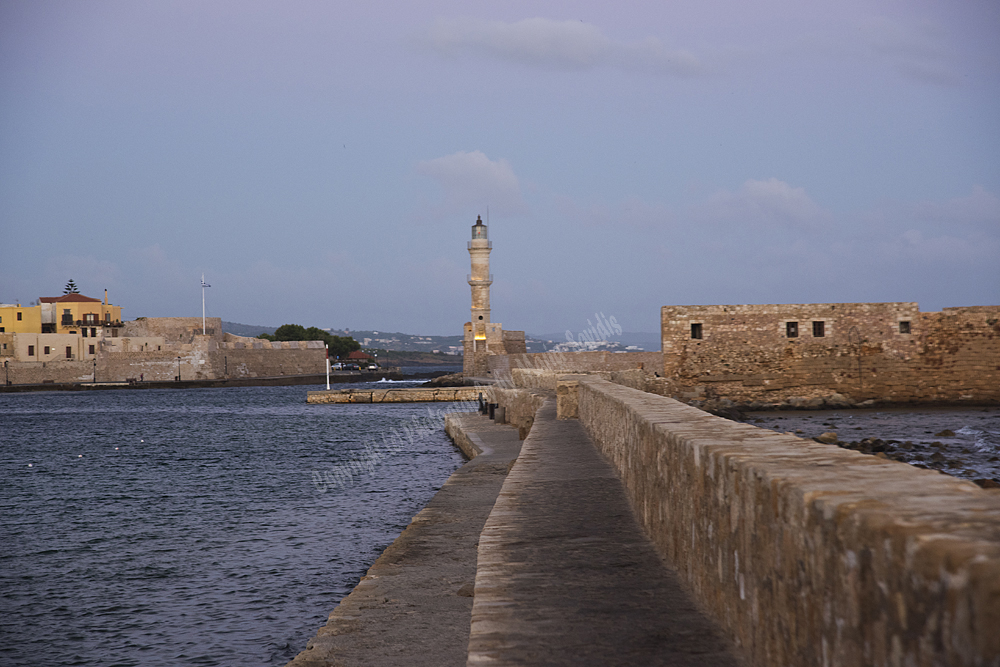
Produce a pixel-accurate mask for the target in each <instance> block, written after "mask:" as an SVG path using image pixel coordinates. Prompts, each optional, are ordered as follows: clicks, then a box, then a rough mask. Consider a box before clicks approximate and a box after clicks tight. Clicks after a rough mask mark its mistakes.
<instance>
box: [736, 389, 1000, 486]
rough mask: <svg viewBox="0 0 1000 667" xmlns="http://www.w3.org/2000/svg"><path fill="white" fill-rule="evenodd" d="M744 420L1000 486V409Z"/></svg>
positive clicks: (759, 415) (760, 415)
mask: <svg viewBox="0 0 1000 667" xmlns="http://www.w3.org/2000/svg"><path fill="white" fill-rule="evenodd" d="M743 421H746V422H749V423H753V424H756V425H760V426H762V427H763V428H767V429H770V430H773V431H775V432H777V433H787V434H790V435H796V436H799V437H801V438H809V439H812V440H813V441H815V442H818V443H823V444H827V445H837V446H839V447H841V448H843V449H850V450H852V451H856V452H861V453H862V454H869V455H872V456H876V457H878V458H880V459H888V460H892V461H899V462H901V463H907V464H910V465H912V466H914V467H917V468H925V469H929V470H936V471H938V472H942V473H945V474H948V475H951V476H953V477H958V478H961V479H967V480H969V481H973V482H976V483H977V484H978V485H979V486H981V487H983V488H995V487H994V484H1000V410H998V409H997V408H923V409H921V408H913V409H910V408H894V409H867V410H857V409H852V410H832V411H831V410H823V411H819V410H817V411H798V410H797V411H786V412H756V413H750V414H747V415H745V416H744V419H743Z"/></svg>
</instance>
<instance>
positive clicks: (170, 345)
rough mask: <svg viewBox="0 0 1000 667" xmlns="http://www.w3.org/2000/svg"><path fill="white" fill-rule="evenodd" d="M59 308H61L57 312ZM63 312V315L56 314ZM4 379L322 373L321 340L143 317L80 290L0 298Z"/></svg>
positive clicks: (214, 320)
mask: <svg viewBox="0 0 1000 667" xmlns="http://www.w3.org/2000/svg"><path fill="white" fill-rule="evenodd" d="M57 311H61V312H57ZM56 316H58V321H57V320H56V319H55V318H56ZM0 326H2V327H3V328H2V329H0V361H2V362H3V373H4V375H3V379H2V380H0V381H3V382H5V383H6V384H9V385H11V384H39V383H67V384H79V383H92V384H97V383H113V382H126V381H130V380H139V379H140V378H141V379H142V380H144V381H146V382H169V381H176V380H183V381H200V380H224V379H245V378H265V377H281V376H293V375H320V374H322V373H324V372H325V371H326V350H325V349H324V347H323V342H322V341H293V342H287V341H286V342H278V341H274V342H272V341H267V340H261V339H258V338H247V337H243V336H236V335H233V334H229V333H223V331H222V320H221V318H218V317H210V318H206V319H204V320H203V319H202V318H200V317H150V318H145V317H140V318H138V319H135V320H132V321H127V322H122V321H121V308H120V307H119V306H114V305H111V304H109V303H108V300H107V293H106V292H105V298H104V301H103V303H102V302H101V301H100V300H99V299H94V298H91V297H87V296H83V295H81V294H67V295H63V296H62V297H42V298H40V299H39V304H38V305H36V306H21V305H20V304H5V305H0Z"/></svg>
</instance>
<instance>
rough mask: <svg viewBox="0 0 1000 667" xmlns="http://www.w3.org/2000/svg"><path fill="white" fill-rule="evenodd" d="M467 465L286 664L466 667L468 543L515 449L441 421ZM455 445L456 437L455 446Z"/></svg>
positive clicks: (471, 553) (464, 419) (492, 427)
mask: <svg viewBox="0 0 1000 667" xmlns="http://www.w3.org/2000/svg"><path fill="white" fill-rule="evenodd" d="M449 420H450V421H452V422H453V426H457V428H458V429H459V430H460V431H461V432H462V433H464V436H463V437H464V439H463V441H462V442H458V443H457V444H459V446H460V447H462V448H463V449H469V450H471V451H467V454H469V455H473V454H474V455H475V458H473V459H472V460H471V461H469V462H468V463H466V464H465V465H464V466H462V467H461V468H459V469H458V471H456V472H455V473H454V474H453V475H452V476H451V477H449V478H448V481H447V482H445V484H444V486H443V487H441V490H440V491H438V493H437V494H436V495H435V496H434V498H432V499H431V501H430V502H429V503H428V504H427V506H426V507H424V509H423V510H421V511H420V513H419V514H417V515H416V516H415V517H414V518H413V521H412V522H411V523H410V525H409V526H408V527H407V528H406V530H404V531H403V533H402V534H401V535H400V536H399V538H397V539H396V541H395V542H393V543H392V545H391V546H390V547H389V548H388V549H386V550H385V552H383V554H382V555H381V556H380V557H379V559H378V560H377V561H375V564H374V565H372V567H371V568H370V569H369V570H368V574H367V575H366V576H365V577H363V578H362V580H361V583H359V584H358V585H357V587H356V588H355V589H354V590H353V591H352V592H351V594H350V595H348V596H347V597H346V598H344V599H343V600H342V601H341V603H340V605H338V606H337V608H336V609H335V610H334V611H333V613H332V614H331V615H330V619H329V621H328V622H327V624H326V625H325V626H323V627H322V628H320V630H319V633H318V634H317V635H316V637H314V638H313V639H311V640H310V641H309V643H308V645H307V647H306V650H305V651H303V652H302V653H300V654H299V655H298V656H297V657H296V658H295V659H294V660H292V661H291V662H290V663H288V665H289V667H333V666H334V665H336V666H340V665H351V666H355V665H358V666H366V665H372V666H375V665H378V666H385V665H400V666H410V665H413V666H421V665H426V666H428V667H447V666H448V665H455V666H456V667H458V666H460V665H464V664H465V663H466V657H467V651H468V644H469V619H470V617H471V613H472V589H473V582H474V580H475V576H476V558H477V551H476V549H477V545H478V543H479V534H480V532H481V531H482V529H483V524H485V522H486V518H487V516H489V513H490V510H491V509H492V508H493V503H494V501H495V500H496V497H497V494H498V493H499V492H500V488H501V486H502V485H503V480H504V478H505V476H506V475H507V471H508V470H509V469H510V466H511V464H512V463H513V461H514V459H515V458H517V454H518V451H519V450H520V447H521V442H520V440H518V437H517V429H516V428H513V427H510V426H498V425H496V424H494V423H493V422H491V421H490V420H489V419H486V418H485V417H482V416H480V415H478V414H475V413H470V414H468V415H449ZM456 441H457V439H456Z"/></svg>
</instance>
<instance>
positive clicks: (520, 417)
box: [483, 386, 553, 440]
mask: <svg viewBox="0 0 1000 667" xmlns="http://www.w3.org/2000/svg"><path fill="white" fill-rule="evenodd" d="M483 389H488V390H489V394H488V397H489V400H490V402H491V403H496V404H498V405H502V406H503V407H504V412H505V421H506V423H508V424H510V425H511V426H516V427H517V432H518V435H519V436H520V438H521V440H524V439H525V438H526V437H528V432H529V431H530V430H531V426H532V425H533V424H534V423H535V413H536V412H538V409H539V408H540V407H542V403H544V402H545V399H546V398H548V397H550V396H552V394H553V392H552V391H551V390H546V389H539V388H520V387H501V386H493V387H483Z"/></svg>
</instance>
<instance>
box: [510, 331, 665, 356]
mask: <svg viewBox="0 0 1000 667" xmlns="http://www.w3.org/2000/svg"><path fill="white" fill-rule="evenodd" d="M571 333H572V334H573V336H574V337H578V336H579V335H580V332H579V331H573V332H571ZM529 338H531V339H533V340H535V341H541V342H544V343H545V349H551V348H552V346H553V345H556V344H559V343H565V342H566V332H565V331H564V332H562V333H558V334H540V335H536V334H531V335H530V336H529ZM608 340H609V341H615V342H618V343H621V344H622V345H623V346H626V347H628V346H632V345H634V346H636V347H637V348H639V349H640V350H645V351H646V352H659V351H660V334H658V333H645V332H639V333H635V332H628V331H623V332H622V333H620V334H618V335H616V336H609V337H608ZM528 351H529V352H532V351H534V350H531V345H530V344H529V346H528ZM538 351H539V352H541V350H538Z"/></svg>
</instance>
